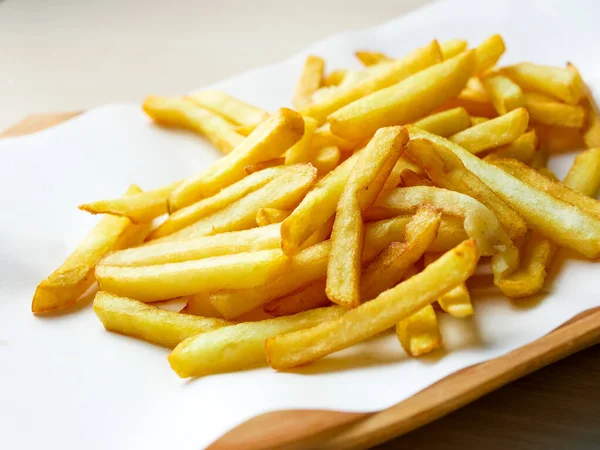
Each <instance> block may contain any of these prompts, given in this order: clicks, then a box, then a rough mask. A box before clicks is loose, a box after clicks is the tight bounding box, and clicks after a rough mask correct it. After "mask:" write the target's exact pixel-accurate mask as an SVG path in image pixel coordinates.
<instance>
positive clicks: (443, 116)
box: [415, 107, 471, 137]
mask: <svg viewBox="0 0 600 450" xmlns="http://www.w3.org/2000/svg"><path fill="white" fill-rule="evenodd" d="M415 126H417V127H419V128H421V129H422V130H425V131H428V132H430V133H433V134H438V135H440V136H443V137H447V136H450V135H453V134H455V133H458V132H459V131H462V130H464V129H466V128H469V127H470V126H471V118H470V117H469V113H467V110H466V109H465V108H461V107H457V108H452V109H448V110H446V111H441V112H439V113H435V114H431V115H430V116H427V117H425V118H423V119H421V120H417V121H416V122H415Z"/></svg>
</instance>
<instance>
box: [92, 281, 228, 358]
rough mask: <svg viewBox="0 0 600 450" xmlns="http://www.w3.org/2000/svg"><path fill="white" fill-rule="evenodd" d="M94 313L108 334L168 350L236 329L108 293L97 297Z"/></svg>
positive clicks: (100, 293)
mask: <svg viewBox="0 0 600 450" xmlns="http://www.w3.org/2000/svg"><path fill="white" fill-rule="evenodd" d="M94 312H95V313H96V315H97V316H98V318H99V319H100V321H101V322H102V324H103V325H104V328H106V329H107V330H108V331H114V332H116V333H120V334H124V335H126V336H131V337H135V338H138V339H142V340H144V341H148V342H151V343H153V344H157V345H162V346H163V347H169V348H174V347H176V346H177V344H179V343H180V342H182V341H184V340H185V339H187V338H189V337H192V336H195V335H197V334H200V333H205V332H207V331H211V330H216V329H217V328H222V327H225V326H228V325H233V324H232V323H231V322H228V321H226V320H223V319H216V318H212V317H210V318H209V317H198V316H192V315H189V314H181V313H177V312H173V311H167V310H165V309H160V308H157V307H155V306H150V305H146V304H145V303H142V302H140V301H138V300H133V299H131V298H126V297H119V296H116V295H113V294H111V293H109V292H98V293H97V294H96V297H95V298H94Z"/></svg>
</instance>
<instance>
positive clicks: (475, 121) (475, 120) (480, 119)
mask: <svg viewBox="0 0 600 450" xmlns="http://www.w3.org/2000/svg"><path fill="white" fill-rule="evenodd" d="M488 120H490V119H488V118H487V117H477V116H471V126H472V127H474V126H475V125H479V124H480V123H483V122H487V121H488Z"/></svg>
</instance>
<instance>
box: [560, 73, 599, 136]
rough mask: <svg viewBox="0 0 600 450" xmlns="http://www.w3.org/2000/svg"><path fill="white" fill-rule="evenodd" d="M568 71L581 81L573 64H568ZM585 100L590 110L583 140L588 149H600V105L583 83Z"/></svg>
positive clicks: (584, 102)
mask: <svg viewBox="0 0 600 450" xmlns="http://www.w3.org/2000/svg"><path fill="white" fill-rule="evenodd" d="M567 69H568V70H570V71H571V72H573V73H574V74H575V76H576V77H577V78H579V79H581V75H580V74H579V70H577V67H575V66H574V65H573V64H571V63H567ZM582 86H583V100H582V103H583V104H584V105H585V106H586V107H587V109H588V119H587V123H586V125H585V130H584V133H583V140H584V142H585V146H586V147H587V148H596V147H600V114H598V105H597V104H596V102H595V100H594V97H593V96H592V93H591V92H590V89H589V88H588V87H587V86H586V85H585V83H583V80H582Z"/></svg>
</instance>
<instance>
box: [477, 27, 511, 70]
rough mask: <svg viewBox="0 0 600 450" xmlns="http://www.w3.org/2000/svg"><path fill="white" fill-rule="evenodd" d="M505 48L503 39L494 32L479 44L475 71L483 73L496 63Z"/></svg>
mask: <svg viewBox="0 0 600 450" xmlns="http://www.w3.org/2000/svg"><path fill="white" fill-rule="evenodd" d="M505 50H506V46H505V45H504V39H502V36H500V35H499V34H494V35H492V36H490V37H489V38H487V39H486V40H485V41H483V42H482V43H481V44H479V46H478V47H477V53H476V55H477V65H476V66H475V67H476V68H475V73H478V74H479V73H483V72H485V71H486V70H488V69H490V68H492V67H493V66H494V65H496V63H497V62H498V60H499V59H500V57H501V56H502V54H503V53H504V51H505Z"/></svg>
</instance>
